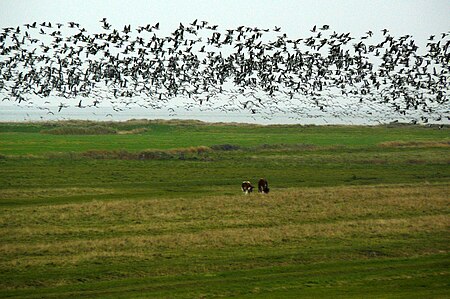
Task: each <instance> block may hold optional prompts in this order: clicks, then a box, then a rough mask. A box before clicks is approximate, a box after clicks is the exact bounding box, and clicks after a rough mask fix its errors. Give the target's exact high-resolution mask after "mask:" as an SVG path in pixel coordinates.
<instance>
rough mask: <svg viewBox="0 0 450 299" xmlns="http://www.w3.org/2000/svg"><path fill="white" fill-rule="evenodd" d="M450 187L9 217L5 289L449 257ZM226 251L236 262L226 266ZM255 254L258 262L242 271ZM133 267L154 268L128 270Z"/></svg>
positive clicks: (286, 193)
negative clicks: (96, 273)
mask: <svg viewBox="0 0 450 299" xmlns="http://www.w3.org/2000/svg"><path fill="white" fill-rule="evenodd" d="M448 187H449V186H448V185H447V184H443V185H442V184H438V185H436V184H434V185H420V186H412V185H401V186H372V187H366V186H363V187H327V188H291V189H286V190H279V191H274V192H273V193H271V194H269V195H258V194H252V195H251V196H243V195H237V196H206V197H205V196H204V197H201V198H197V199H192V198H182V197H181V198H172V199H145V198H143V199H139V200H127V199H126V198H124V199H120V200H112V201H91V202H85V203H73V204H63V205H57V206H54V205H51V206H40V207H22V208H11V209H3V210H2V215H1V216H2V217H1V222H0V238H1V239H2V244H1V245H0V254H1V256H2V260H1V262H0V268H1V269H2V270H3V273H4V274H3V275H2V289H3V290H13V289H23V288H25V289H27V288H30V287H32V288H34V287H36V283H37V280H36V278H33V276H32V275H31V274H32V273H44V272H46V271H50V272H52V271H55V270H57V273H60V276H59V277H58V278H56V277H53V276H45V275H44V276H42V277H40V278H39V284H40V285H41V287H43V286H45V287H47V288H53V287H61V286H70V285H71V284H73V283H76V281H77V280H78V279H82V278H85V279H87V280H88V281H105V282H106V281H109V280H112V281H114V280H116V279H119V277H118V276H117V274H114V275H109V274H107V273H110V271H111V269H115V268H116V267H118V268H120V269H122V270H121V271H122V272H121V274H120V275H119V276H120V277H121V278H122V279H123V278H132V277H141V276H143V275H144V276H145V275H162V274H163V273H165V274H164V275H171V276H173V277H174V279H176V278H175V277H177V276H179V275H192V274H196V273H205V274H208V273H216V274H213V275H220V273H221V272H223V271H233V270H236V269H237V268H236V267H237V266H238V264H234V263H235V262H236V261H237V260H239V259H240V258H242V259H243V260H242V262H240V263H239V268H242V267H245V268H246V269H255V270H256V269H266V267H268V266H269V265H271V266H275V265H278V266H283V265H295V264H296V263H295V262H293V261H292V260H291V257H290V255H291V254H293V253H290V254H288V255H287V256H285V254H286V253H289V252H291V251H292V249H294V248H297V249H298V250H300V251H301V252H302V253H301V260H302V264H303V263H307V264H311V265H313V264H316V263H325V264H326V263H331V262H336V261H339V260H343V261H345V260H349V259H352V260H354V259H356V260H358V259H373V258H376V259H392V258H402V259H405V258H412V257H414V256H429V255H441V254H444V253H446V254H448V250H449V248H448V244H447V243H446V242H445V239H446V238H444V239H441V238H443V237H444V236H445V235H446V234H447V232H448V229H449V228H450V220H449V217H448V215H449V212H450V207H449V204H448V196H447V191H448ZM30 191H31V190H30ZM44 191H45V190H41V191H40V192H41V193H42V192H44ZM47 191H48V192H49V193H50V194H57V195H58V196H61V192H62V190H47ZM76 191H77V190H67V191H66V192H65V194H67V195H70V194H72V193H73V192H76ZM91 191H93V190H85V192H91ZM36 194H39V192H36ZM447 241H448V239H447ZM430 242H431V243H430ZM326 244H328V245H326ZM350 244H351V245H350ZM224 252H225V253H227V252H228V253H233V254H234V255H235V256H234V258H232V259H230V260H228V258H224V257H223V256H222V254H223V253H224ZM250 252H252V253H253V254H254V255H255V257H257V256H259V258H256V259H255V257H254V258H250V259H248V260H247V261H246V262H244V260H245V258H246V256H247V255H248V254H249V253H250ZM199 256H205V257H206V256H207V257H208V258H207V259H205V258H200V259H199ZM247 258H248V257H247ZM195 260H201V261H202V262H201V263H202V266H201V267H200V266H199V265H198V264H196V262H195ZM125 261H126V264H129V265H132V264H135V263H136V264H139V263H142V264H147V265H148V266H149V267H148V268H146V269H143V268H141V267H137V268H133V267H131V268H129V269H127V270H124V269H123V268H122V265H123V263H124V262H125ZM189 261H191V262H189ZM229 261H230V262H232V263H231V264H230V263H229ZM180 263H181V264H180ZM89 265H91V266H89ZM150 265H151V266H150ZM100 266H101V268H103V266H104V267H106V268H104V270H94V271H100V273H103V274H99V275H100V276H99V277H98V278H94V277H91V276H89V275H87V276H86V274H85V270H84V269H88V268H89V267H94V268H95V267H100ZM86 267H88V268H86ZM94 268H93V269H94ZM46 269H47V270H46ZM51 269H53V270H51ZM69 269H71V270H70V271H69ZM77 269H80V270H77ZM107 269H110V270H107ZM30 271H31V272H30ZM439 271H441V272H442V271H445V270H443V269H441V270H439ZM113 272H114V271H113ZM19 273H30V275H31V276H30V277H28V278H27V276H25V277H24V276H23V274H20V275H19ZM445 273H447V274H448V272H445ZM100 277H102V278H100ZM198 279H199V282H200V281H201V279H200V278H198ZM268 288H269V290H270V285H269V286H268ZM236 294H238V293H236Z"/></svg>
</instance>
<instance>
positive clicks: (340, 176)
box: [0, 120, 450, 298]
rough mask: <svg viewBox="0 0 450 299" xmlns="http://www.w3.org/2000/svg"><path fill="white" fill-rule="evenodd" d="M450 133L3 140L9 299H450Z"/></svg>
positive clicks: (178, 126)
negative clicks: (265, 184)
mask: <svg viewBox="0 0 450 299" xmlns="http://www.w3.org/2000/svg"><path fill="white" fill-rule="evenodd" d="M95 125H101V126H105V127H108V128H111V129H112V130H114V131H115V132H117V134H111V135H85V136H84V135H50V134H41V133H40V131H42V130H49V129H57V128H62V127H92V126H95ZM445 130H447V128H444V130H437V129H436V128H425V127H418V126H397V125H394V126H392V127H390V128H386V127H348V126H330V127H317V126H254V125H244V126H240V125H237V124H211V125H209V124H205V123H201V122H195V121H194V122H186V121H167V122H158V121H146V120H133V121H129V122H123V123H100V124H98V123H94V122H82V121H70V122H63V123H46V124H40V123H36V124H0V136H1V139H0V154H1V155H3V158H2V159H0V241H1V242H0V297H6V298H44V297H45V298H70V297H75V298H79V297H89V298H118V297H120V298H126V297H129V298H150V297H151V298H202V297H206V298H213V297H239V298H240V297H242V298H246V297H248V298H258V297H264V298H267V297H273V298H299V297H301V298H326V297H342V298H352V297H355V298H361V297H369V298H370V297H375V298H386V297H403V298H447V297H448V296H449V289H448V281H449V279H450V271H449V270H448V269H450V263H449V262H448V261H449V252H450V246H449V244H450V239H449V235H448V231H449V228H450V217H449V213H450V202H449V197H448V190H449V187H450V186H449V178H450V169H449V167H448V165H449V163H450V160H449V159H450V158H449V150H448V134H447V133H446V132H445ZM124 132H126V133H124ZM399 140H402V141H399ZM261 176H264V177H266V178H268V180H269V184H270V186H271V192H270V193H269V194H267V195H261V194H258V193H254V194H250V195H248V196H245V195H243V194H242V192H241V190H240V183H241V182H242V180H244V179H250V180H252V181H253V182H255V180H257V179H258V178H259V177H261Z"/></svg>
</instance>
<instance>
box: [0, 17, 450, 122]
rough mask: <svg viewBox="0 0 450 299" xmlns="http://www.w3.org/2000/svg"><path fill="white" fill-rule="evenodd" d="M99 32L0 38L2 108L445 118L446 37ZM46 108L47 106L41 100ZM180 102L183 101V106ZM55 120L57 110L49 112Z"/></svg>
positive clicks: (449, 71)
mask: <svg viewBox="0 0 450 299" xmlns="http://www.w3.org/2000/svg"><path fill="white" fill-rule="evenodd" d="M100 27H101V29H100V30H99V32H98V33H88V31H87V30H86V29H85V28H83V27H82V26H81V25H80V24H78V23H75V22H69V23H67V24H61V23H54V24H52V23H51V22H43V23H38V22H33V23H30V24H24V25H22V26H17V27H7V28H3V29H2V32H1V33H0V95H2V99H3V101H11V102H14V103H17V104H27V105H33V104H35V105H37V106H39V107H41V109H47V110H49V113H53V112H51V111H50V109H49V108H48V107H46V105H45V104H55V103H54V99H55V97H57V99H58V103H56V105H58V108H57V111H61V110H62V109H65V108H67V107H70V106H74V107H75V106H76V107H79V108H85V107H98V106H99V104H100V103H103V102H104V101H108V102H110V104H111V105H112V107H113V108H114V110H116V111H120V110H123V109H126V107H128V106H133V105H134V106H136V105H138V106H141V107H146V108H153V109H163V108H165V109H169V110H172V111H174V109H176V108H180V109H186V110H189V109H192V108H193V107H204V108H205V109H211V110H220V111H223V112H230V111H241V110H247V111H248V112H249V113H252V114H258V113H260V114H261V115H265V116H266V117H270V116H271V115H273V114H275V113H294V114H296V115H299V117H323V116H324V115H333V116H355V115H356V116H358V115H359V116H362V117H370V116H371V115H375V114H376V112H379V113H378V114H377V117H378V118H381V120H383V118H385V119H388V118H390V119H392V118H393V117H399V118H403V119H407V118H409V121H412V122H414V123H428V122H430V123H431V122H440V121H448V120H449V119H450V107H449V99H448V93H449V84H450V77H449V76H450V51H449V46H450V37H449V32H444V33H440V34H438V35H431V36H430V37H429V39H428V41H427V44H426V46H425V47H422V48H420V47H419V46H418V45H416V43H415V41H414V40H413V38H412V36H410V35H404V36H400V37H394V36H392V35H391V34H390V32H389V31H388V30H387V29H383V30H380V31H376V32H372V31H367V32H366V34H364V35H363V36H361V37H359V38H355V37H353V36H351V34H350V33H337V32H335V31H333V30H331V29H330V26H329V25H323V26H314V27H313V28H311V29H310V30H309V32H310V34H309V35H310V36H308V37H304V38H295V39H292V38H290V37H288V36H287V34H286V33H283V32H282V31H281V28H279V27H275V28H272V29H267V28H256V27H246V26H239V27H237V28H232V29H227V30H220V29H219V28H218V26H217V25H212V24H209V23H208V22H207V21H198V20H195V21H193V22H192V23H189V24H182V23H180V24H179V26H178V27H177V28H176V29H175V30H174V31H173V32H172V33H170V34H167V35H163V34H161V33H160V32H161V31H160V26H159V23H156V24H147V25H143V26H137V27H136V28H132V27H131V25H125V26H124V27H123V29H122V28H120V29H116V28H113V26H112V25H111V24H110V23H109V22H108V20H107V19H106V18H103V19H102V20H100ZM38 98H42V99H43V100H46V101H45V102H44V103H42V102H39V101H37V100H36V99H38ZM179 99H184V100H183V101H181V100H179ZM55 112H56V111H55Z"/></svg>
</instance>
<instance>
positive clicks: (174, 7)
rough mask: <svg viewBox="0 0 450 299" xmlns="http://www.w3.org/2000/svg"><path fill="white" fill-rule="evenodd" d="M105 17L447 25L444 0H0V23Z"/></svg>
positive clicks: (357, 28) (291, 24)
mask: <svg viewBox="0 0 450 299" xmlns="http://www.w3.org/2000/svg"><path fill="white" fill-rule="evenodd" d="M104 17H106V18H107V19H108V20H109V21H110V22H111V24H112V25H113V27H117V28H121V27H122V26H124V25H126V24H131V25H132V26H138V25H145V24H154V23H156V22H160V24H161V30H167V32H172V31H173V30H174V29H175V28H176V27H177V26H178V24H179V22H183V23H187V22H192V21H193V20H195V19H199V20H207V21H209V22H210V23H213V24H217V25H219V27H220V28H222V29H226V28H235V27H237V26H240V25H245V26H251V27H252V26H256V27H261V28H274V26H281V27H282V31H283V32H286V33H287V34H288V36H290V37H291V36H292V37H297V36H298V37H302V36H305V35H306V34H308V31H309V30H310V29H311V28H312V27H313V26H314V25H318V26H319V25H323V24H328V25H330V26H331V29H333V30H336V31H337V32H351V33H352V35H354V36H357V35H359V34H364V32H366V31H368V30H372V31H374V32H375V31H376V30H378V31H379V30H381V29H384V28H388V29H389V30H390V31H391V34H392V35H398V36H400V35H405V34H411V35H413V36H414V37H415V38H416V41H424V42H425V41H426V38H427V37H428V36H429V35H431V34H436V33H440V32H446V31H448V30H449V29H450V0H370V1H369V0H328V1H326V0H307V1H302V0H260V1H256V0H224V1H217V0H216V1H215V0H194V1H187V0H162V1H144V0H134V1H133V0H127V1H125V0H108V1H100V0H85V1H82V0H69V1H67V0H56V1H55V0H1V1H0V27H5V26H17V25H22V24H25V23H29V22H32V21H39V22H43V21H53V22H60V23H64V22H69V21H75V22H79V23H80V24H82V25H83V26H84V27H85V28H86V29H88V30H89V31H90V30H92V31H95V30H98V29H99V27H100V25H99V20H100V19H102V18H104Z"/></svg>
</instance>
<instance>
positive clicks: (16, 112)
mask: <svg viewBox="0 0 450 299" xmlns="http://www.w3.org/2000/svg"><path fill="white" fill-rule="evenodd" d="M130 119H151V120H155V119H163V120H169V119H184V120H187V119H194V120H200V121H204V122H237V123H252V124H263V125H269V124H316V125H323V124H375V123H377V122H373V121H368V120H367V119H364V118H362V117H359V118H358V117H316V118H307V117H305V118H302V117H299V116H298V115H296V114H293V113H291V114H289V113H279V114H274V115H271V116H270V117H267V116H265V115H262V114H251V113H250V112H248V111H242V112H219V111H201V110H192V111H184V110H180V111H175V112H169V111H163V110H154V109H145V108H140V107H131V108H128V109H125V110H123V111H119V112H117V111H114V110H113V109H112V107H86V108H82V109H81V108H78V107H67V108H63V109H61V111H60V112H58V108H57V107H27V106H17V105H2V106H0V121H1V122H23V121H25V122H32V121H56V120H91V121H126V120H130Z"/></svg>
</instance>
